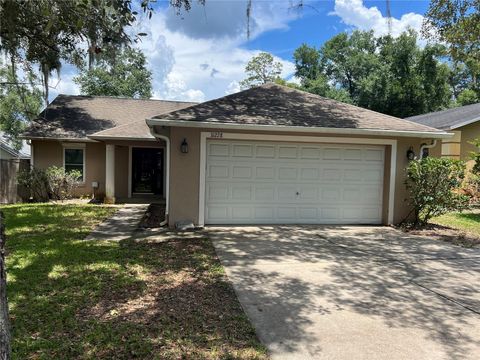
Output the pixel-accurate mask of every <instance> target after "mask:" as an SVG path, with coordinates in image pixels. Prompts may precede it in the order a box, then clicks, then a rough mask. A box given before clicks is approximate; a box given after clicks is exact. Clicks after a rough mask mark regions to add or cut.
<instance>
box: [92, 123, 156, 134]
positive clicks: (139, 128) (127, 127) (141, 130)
mask: <svg viewBox="0 0 480 360" xmlns="http://www.w3.org/2000/svg"><path fill="white" fill-rule="evenodd" d="M89 138H91V139H108V138H126V139H128V138H130V139H155V137H154V136H153V135H152V134H151V133H150V128H149V127H148V125H147V123H146V122H145V119H142V120H137V121H133V122H131V123H128V124H124V125H120V126H116V127H114V128H110V129H107V130H102V131H99V132H96V133H95V134H92V135H89Z"/></svg>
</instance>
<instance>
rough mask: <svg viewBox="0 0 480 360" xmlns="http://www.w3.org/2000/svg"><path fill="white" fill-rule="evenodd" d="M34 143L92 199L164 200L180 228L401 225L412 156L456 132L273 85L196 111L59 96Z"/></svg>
mask: <svg viewBox="0 0 480 360" xmlns="http://www.w3.org/2000/svg"><path fill="white" fill-rule="evenodd" d="M147 124H148V126H147ZM149 127H150V129H149ZM25 136H26V137H27V138H29V139H31V141H32V144H33V154H34V156H33V158H34V166H35V167H42V168H45V167H48V166H51V165H60V166H62V165H63V166H65V168H67V169H81V170H82V171H83V174H84V180H85V181H84V188H83V190H84V191H85V192H86V193H91V191H92V187H91V185H92V182H98V183H99V189H100V191H101V192H104V193H105V195H106V198H107V201H113V200H115V198H117V199H118V198H123V197H135V196H138V195H139V194H142V193H150V194H158V195H161V196H164V197H165V198H166V213H167V216H168V220H169V224H170V225H173V224H174V223H175V222H177V221H180V220H191V221H193V222H194V223H195V224H197V225H200V226H203V225H205V224H274V223H275V224H298V223H307V224H381V223H383V224H391V223H396V222H399V221H401V220H402V219H403V218H404V217H405V216H406V214H407V213H408V207H407V205H406V203H405V198H406V190H405V185H404V181H405V172H404V169H405V167H406V165H407V162H408V159H407V152H408V150H409V149H413V150H414V151H415V152H416V153H419V152H420V148H421V146H422V144H425V143H430V142H431V141H432V140H433V139H447V138H449V137H450V136H451V135H450V134H448V133H447V132H445V131H442V130H438V129H434V128H432V127H428V126H425V125H420V124H417V123H414V122H411V121H407V120H402V119H399V118H395V117H392V116H387V115H383V114H380V113H376V112H373V111H369V110H365V109H362V108H358V107H355V106H352V105H349V104H344V103H341V102H338V101H334V100H330V99H326V98H323V97H320V96H317V95H313V94H309V93H306V92H302V91H299V90H295V89H291V88H288V87H284V86H280V85H274V84H267V85H263V86H260V87H256V88H253V89H249V90H245V91H242V92H239V93H236V94H232V95H229V96H225V97H223V98H220V99H216V100H212V101H208V102H205V103H201V104H196V105H194V104H188V103H178V102H169V101H156V100H127V99H118V98H106V97H85V96H59V97H58V98H57V99H55V101H53V102H52V104H50V105H49V106H48V108H47V109H46V111H45V112H44V113H43V114H42V116H41V118H40V119H39V120H38V121H36V123H35V124H34V125H33V126H32V127H31V128H30V129H29V130H28V131H27V133H26V134H25Z"/></svg>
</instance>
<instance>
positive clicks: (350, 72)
mask: <svg viewBox="0 0 480 360" xmlns="http://www.w3.org/2000/svg"><path fill="white" fill-rule="evenodd" d="M375 50H376V42H375V37H374V35H373V31H368V32H364V31H354V32H353V33H352V34H351V35H348V34H346V33H341V34H339V35H337V36H334V37H333V38H332V39H330V40H328V41H327V42H325V44H324V45H323V46H322V48H321V54H322V62H323V63H324V69H325V70H324V72H325V74H326V75H327V77H329V78H330V79H331V80H333V81H334V82H335V84H337V85H339V86H341V87H342V88H343V89H345V90H346V91H348V93H349V95H350V97H351V98H352V99H355V98H356V97H357V96H358V83H359V81H361V80H362V79H364V78H365V77H367V76H368V75H369V74H370V72H371V71H372V69H374V68H375V67H377V65H378V58H377V55H376V54H375Z"/></svg>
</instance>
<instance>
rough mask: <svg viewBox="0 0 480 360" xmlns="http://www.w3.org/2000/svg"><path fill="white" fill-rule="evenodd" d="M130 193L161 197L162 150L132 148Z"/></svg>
mask: <svg viewBox="0 0 480 360" xmlns="http://www.w3.org/2000/svg"><path fill="white" fill-rule="evenodd" d="M132 193H134V194H155V195H163V149H156V148H132Z"/></svg>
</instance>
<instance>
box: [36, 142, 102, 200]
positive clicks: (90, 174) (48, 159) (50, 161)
mask: <svg viewBox="0 0 480 360" xmlns="http://www.w3.org/2000/svg"><path fill="white" fill-rule="evenodd" d="M32 145H33V161H34V167H36V168H39V169H47V168H48V167H50V166H59V167H62V166H63V146H62V143H61V142H60V141H56V140H32ZM85 175H86V176H85V182H84V183H83V184H82V185H80V186H79V188H78V190H77V194H78V195H91V194H92V191H93V189H92V181H98V182H99V189H98V190H97V194H99V195H100V196H102V195H103V194H104V193H105V144H103V143H90V142H88V143H86V146H85Z"/></svg>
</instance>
